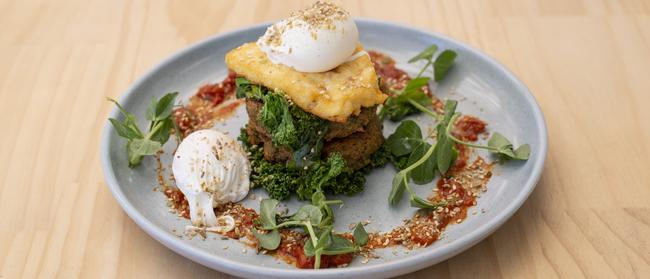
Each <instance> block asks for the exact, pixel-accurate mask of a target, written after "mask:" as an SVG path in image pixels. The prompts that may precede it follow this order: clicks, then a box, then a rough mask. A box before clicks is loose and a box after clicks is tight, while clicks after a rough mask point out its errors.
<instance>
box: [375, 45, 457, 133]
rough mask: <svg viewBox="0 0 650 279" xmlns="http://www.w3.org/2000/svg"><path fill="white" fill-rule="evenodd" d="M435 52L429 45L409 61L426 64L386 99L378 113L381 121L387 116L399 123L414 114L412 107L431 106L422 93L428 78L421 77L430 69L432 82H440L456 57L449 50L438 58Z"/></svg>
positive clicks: (434, 47)
mask: <svg viewBox="0 0 650 279" xmlns="http://www.w3.org/2000/svg"><path fill="white" fill-rule="evenodd" d="M437 51H438V46H437V45H431V46H429V47H427V48H426V49H424V50H423V51H422V52H420V53H418V54H417V55H415V56H414V57H413V58H411V59H409V61H408V62H409V63H415V62H419V61H426V62H425V64H424V67H422V68H421V69H420V72H419V73H418V74H417V76H415V78H413V79H411V80H410V81H409V82H408V83H407V84H406V86H405V87H404V89H402V90H399V91H395V92H392V94H391V96H390V97H388V99H386V102H385V103H384V105H383V106H382V108H381V111H380V112H379V116H380V118H381V119H384V118H385V117H386V116H388V117H389V118H390V120H392V121H399V120H401V119H403V118H404V117H406V116H408V115H410V114H412V113H415V112H416V109H415V108H414V106H416V105H419V106H428V105H431V98H429V97H428V96H427V95H426V94H425V93H424V92H423V91H422V87H423V86H426V85H427V84H428V83H429V80H430V78H429V77H424V76H422V75H423V74H424V73H425V72H426V71H427V69H429V68H430V67H431V72H432V73H433V80H435V81H437V82H439V81H441V80H442V79H443V78H444V77H445V76H446V75H447V73H448V72H449V70H450V69H451V67H452V66H453V64H454V60H455V59H456V56H457V54H456V52H454V51H453V50H449V49H447V50H444V51H443V52H441V53H440V54H439V55H438V56H435V54H436V52H437ZM434 57H435V58H434Z"/></svg>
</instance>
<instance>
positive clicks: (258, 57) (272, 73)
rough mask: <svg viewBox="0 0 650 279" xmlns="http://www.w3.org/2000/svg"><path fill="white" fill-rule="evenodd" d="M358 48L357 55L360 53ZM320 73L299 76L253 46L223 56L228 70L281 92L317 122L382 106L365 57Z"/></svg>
mask: <svg viewBox="0 0 650 279" xmlns="http://www.w3.org/2000/svg"><path fill="white" fill-rule="evenodd" d="M362 50H363V49H362V48H361V47H358V48H357V52H359V51H362ZM353 58H356V59H353V60H351V61H348V62H346V63H343V64H341V65H339V66H338V67H336V68H334V69H332V70H330V71H327V72H322V73H302V72H298V71H296V70H294V69H293V68H290V67H287V66H285V65H281V64H274V63H273V62H271V61H270V60H269V59H268V57H267V56H266V54H265V53H264V52H262V50H260V48H259V47H258V46H257V44H255V43H246V44H244V45H242V46H240V47H237V48H235V49H233V50H231V51H230V52H228V53H227V54H226V64H227V65H228V68H230V69H231V70H232V71H234V72H235V73H237V75H239V76H243V77H245V78H247V79H248V80H250V81H251V82H253V83H255V84H260V85H263V86H266V87H267V88H270V89H273V90H276V91H282V92H284V94H285V95H286V96H287V98H289V99H290V100H291V101H292V102H293V103H294V104H296V105H297V106H298V107H300V108H302V109H303V110H305V111H307V112H310V113H312V114H314V115H316V116H318V117H320V118H323V119H327V120H330V121H335V122H346V121H347V119H348V117H350V115H358V114H359V112H360V111H361V108H362V107H372V106H375V105H378V104H383V103H384V100H386V98H387V96H386V95H385V94H383V93H382V92H381V90H380V89H379V83H378V80H377V74H376V73H375V69H374V67H373V65H372V61H370V57H368V55H353Z"/></svg>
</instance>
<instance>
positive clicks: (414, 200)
mask: <svg viewBox="0 0 650 279" xmlns="http://www.w3.org/2000/svg"><path fill="white" fill-rule="evenodd" d="M410 102H411V104H412V105H413V107H414V108H416V109H418V110H420V111H422V112H424V113H425V114H427V115H429V116H431V118H433V119H434V120H436V121H437V125H436V127H435V130H436V132H437V133H436V142H435V143H434V144H429V143H427V142H426V141H425V140H423V139H422V134H421V130H420V127H419V126H418V125H417V123H415V122H414V121H413V120H405V121H402V123H400V125H399V126H398V127H397V129H396V130H395V132H394V133H393V134H392V135H390V136H389V137H388V139H387V140H386V145H387V146H388V149H389V150H390V151H391V155H392V158H393V163H394V164H395V166H396V167H397V168H398V169H400V171H399V172H398V173H397V174H396V175H395V177H394V178H393V185H392V189H391V192H390V194H389V196H388V202H389V203H390V204H391V205H394V204H397V203H398V202H399V201H400V200H401V197H402V195H403V193H404V191H405V190H406V191H407V192H408V193H409V195H410V198H409V201H410V204H411V206H413V207H417V208H427V209H435V208H437V207H440V206H445V205H446V203H444V202H441V203H436V204H434V203H431V202H429V201H427V200H425V199H422V198H420V197H418V196H417V195H416V194H415V193H414V192H413V190H412V189H411V187H410V186H409V180H410V179H412V180H413V182H415V183H417V184H425V183H428V182H431V181H432V180H433V178H434V176H435V172H436V171H437V172H438V173H440V174H441V175H443V176H444V175H445V174H447V172H448V171H449V169H450V168H451V166H452V165H453V163H454V161H455V160H456V158H457V157H458V150H456V147H455V145H456V144H461V145H466V146H470V147H475V148H481V149H486V150H488V151H490V152H491V153H495V154H496V155H497V156H499V159H500V160H508V159H514V160H527V159H528V157H529V155H530V146H529V145H528V144H524V145H522V146H520V147H518V148H517V149H514V147H513V145H512V143H510V141H509V140H508V139H506V138H505V137H504V136H503V135H501V134H499V133H494V134H493V135H492V137H491V138H490V140H489V141H488V145H479V144H474V143H470V142H465V141H462V140H460V139H458V138H456V137H455V136H454V135H453V134H452V128H453V125H454V123H455V122H456V119H458V117H459V116H460V114H459V113H457V112H456V107H457V105H458V102H457V101H454V100H447V101H446V102H445V105H444V113H443V114H442V115H439V114H437V113H435V112H433V111H431V110H429V109H427V108H426V107H425V106H422V105H421V104H420V103H418V102H415V101H412V100H410Z"/></svg>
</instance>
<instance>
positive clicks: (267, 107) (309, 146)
mask: <svg viewBox="0 0 650 279" xmlns="http://www.w3.org/2000/svg"><path fill="white" fill-rule="evenodd" d="M236 85H237V97H238V98H250V99H254V100H257V101H261V102H262V103H263V106H262V109H261V110H260V112H259V115H258V120H259V121H260V122H261V123H262V125H263V126H264V128H266V130H267V131H269V132H270V133H271V140H272V141H273V144H275V145H276V146H282V147H286V148H288V149H289V150H291V151H292V152H293V156H292V157H293V161H294V163H295V164H296V166H298V167H302V166H304V165H306V164H307V163H306V162H305V161H314V160H318V159H319V158H320V151H321V147H322V144H323V136H324V135H325V132H326V131H327V126H328V125H327V121H325V120H323V119H320V118H318V117H317V116H315V115H313V114H311V113H308V112H305V111H304V110H302V109H300V108H299V107H298V106H296V105H293V104H292V103H291V102H289V101H288V100H287V99H286V98H285V96H284V93H282V92H279V91H271V90H268V89H267V88H265V87H263V86H259V85H255V84H252V83H251V82H250V81H248V80H246V79H245V78H237V80H236Z"/></svg>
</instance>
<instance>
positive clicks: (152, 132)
mask: <svg viewBox="0 0 650 279" xmlns="http://www.w3.org/2000/svg"><path fill="white" fill-rule="evenodd" d="M162 126H164V122H163V121H158V122H157V123H156V125H154V126H153V128H151V130H150V131H149V133H148V134H147V136H146V137H145V138H146V139H151V136H153V135H155V134H156V132H158V130H160V128H162Z"/></svg>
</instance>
